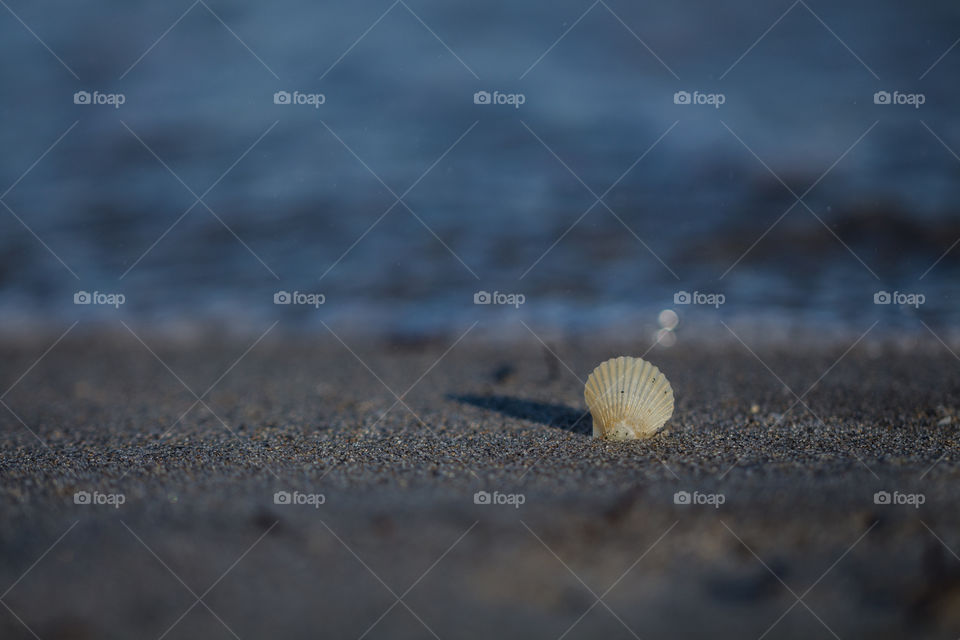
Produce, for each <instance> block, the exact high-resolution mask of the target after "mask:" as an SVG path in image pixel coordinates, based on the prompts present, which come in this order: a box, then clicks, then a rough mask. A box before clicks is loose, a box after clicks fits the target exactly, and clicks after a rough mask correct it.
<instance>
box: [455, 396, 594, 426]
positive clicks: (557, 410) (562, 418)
mask: <svg viewBox="0 0 960 640" xmlns="http://www.w3.org/2000/svg"><path fill="white" fill-rule="evenodd" d="M447 397H448V398H449V399H451V400H457V401H458V402H464V403H466V404H472V405H473V406H475V407H480V408H481V409H490V410H493V411H497V412H499V413H502V414H503V415H505V416H509V417H511V418H518V419H520V420H529V421H531V422H539V423H540V424H545V425H547V426H548V427H554V428H556V429H563V430H565V431H571V432H573V433H579V434H582V435H590V434H592V433H593V420H592V418H591V417H590V413H589V412H587V413H584V412H583V411H580V410H578V409H574V408H572V407H568V406H566V405H562V404H550V403H547V402H537V401H536V400H525V399H523V398H514V397H511V396H498V395H492V396H478V395H471V394H466V395H453V394H451V395H448V396H447Z"/></svg>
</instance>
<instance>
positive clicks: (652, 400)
mask: <svg viewBox="0 0 960 640" xmlns="http://www.w3.org/2000/svg"><path fill="white" fill-rule="evenodd" d="M583 396H584V399H585V400H586V401H587V406H588V407H589V408H590V414H591V415H592V416H593V437H594V438H608V439H610V440H632V439H634V438H650V437H652V436H653V435H654V434H656V433H657V431H658V430H659V429H660V427H662V426H663V425H664V423H665V422H666V421H667V420H669V419H670V416H671V415H673V388H671V387H670V382H669V381H668V380H667V377H666V376H665V375H663V373H661V372H660V369H658V368H657V367H655V366H653V365H652V364H650V363H649V362H647V361H646V360H643V359H641V358H630V357H626V356H620V357H619V358H613V359H611V360H607V361H606V362H603V363H601V364H600V366H598V367H597V368H596V369H594V370H593V373H591V374H590V377H589V378H587V386H586V388H585V389H584V392H583Z"/></svg>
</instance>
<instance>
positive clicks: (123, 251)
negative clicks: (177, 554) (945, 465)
mask: <svg viewBox="0 0 960 640" xmlns="http://www.w3.org/2000/svg"><path fill="white" fill-rule="evenodd" d="M8 4H9V7H10V10H11V11H12V12H13V13H16V15H17V16H18V17H19V19H18V18H17V17H14V15H12V13H11V11H7V10H6V9H0V59H2V60H3V63H2V65H0V86H2V87H3V91H2V93H0V118H2V119H0V144H2V148H3V149H4V153H3V154H0V193H2V192H3V191H7V193H5V194H4V195H3V197H2V201H3V202H4V203H6V205H7V206H8V207H9V208H10V209H11V210H12V212H11V211H8V210H7V209H6V208H3V207H0V313H2V317H3V318H4V323H5V324H7V325H24V324H26V325H33V324H38V323H51V324H64V323H70V322H72V321H73V320H76V319H85V320H92V321H96V322H101V321H102V322H106V323H111V322H116V321H117V320H118V319H134V320H136V321H139V322H142V323H156V324H158V325H162V324H164V323H172V324H177V323H190V322H198V321H199V322H205V321H218V322H226V323H227V324H236V325H241V324H250V325H254V326H256V325H262V324H263V323H264V322H268V321H271V320H272V319H276V318H283V319H284V320H285V322H286V323H290V324H294V325H297V324H300V325H305V326H313V325H317V324H318V321H319V320H324V321H326V322H339V323H348V324H350V325H351V326H357V327H359V326H364V327H370V328H373V329H383V330H390V331H401V332H402V331H413V332H418V331H433V330H449V329H453V328H459V327H464V326H466V325H469V323H471V322H473V321H474V320H477V319H483V320H484V321H485V322H487V321H489V322H495V321H496V322H503V323H505V324H509V323H513V324H516V322H515V321H516V320H518V319H523V320H524V321H525V322H528V323H536V324H539V325H555V326H560V327H565V328H570V329H573V330H577V329H585V328H591V327H597V326H601V327H602V326H607V325H620V324H629V323H631V322H634V321H638V322H639V321H642V320H644V319H646V320H647V321H649V320H651V319H653V318H655V317H656V313H657V312H658V311H659V310H661V309H664V308H676V309H677V310H678V311H680V312H681V316H682V317H684V316H685V317H688V318H694V317H697V318H701V319H705V320H708V321H709V320H710V319H711V318H721V319H722V318H732V317H739V318H742V317H749V318H754V319H756V318H770V319H771V320H772V321H774V322H782V321H788V320H789V321H790V322H795V323H799V324H805V325H809V326H817V325H821V324H822V325H839V326H845V327H849V328H851V329H855V328H859V327H865V326H868V325H869V324H870V323H871V322H872V321H873V320H882V321H883V324H884V325H885V326H889V327H893V328H914V329H917V328H919V329H920V330H923V329H922V324H919V322H918V321H919V320H923V321H924V322H926V323H928V324H929V325H930V326H933V327H944V326H950V325H952V324H955V323H956V320H957V319H958V308H960V307H958V305H957V300H956V293H955V287H954V286H953V283H954V282H955V281H956V278H957V276H958V275H960V249H954V250H953V251H951V252H950V253H948V254H947V255H946V256H945V257H943V258H942V260H940V261H939V262H937V260H938V259H940V258H941V256H942V255H943V254H944V253H945V252H946V251H947V250H948V248H949V247H950V246H951V245H952V244H953V243H954V242H955V241H956V240H957V239H958V238H960V219H958V216H957V212H958V208H957V203H958V202H960V180H958V176H960V158H957V157H955V152H956V151H958V150H960V122H958V120H957V118H956V117H955V113H956V110H957V108H958V106H960V90H958V83H957V82H956V78H957V77H958V72H960V46H958V47H956V48H954V49H952V50H950V47H951V45H952V44H954V43H955V41H956V40H957V38H960V6H958V5H956V3H949V2H939V3H934V2H930V3H924V4H923V6H908V5H905V4H903V3H900V2H880V3H877V2H869V3H868V2H850V3H843V4H842V6H838V5H836V4H835V3H828V2H823V1H821V0H811V1H809V2H807V3H805V4H802V3H801V4H795V5H793V4H792V3H791V2H771V3H763V4H762V5H758V4H757V3H750V2H746V1H737V2H725V3H715V2H683V3H657V4H653V3H643V4H635V3H628V2H623V1H609V2H607V3H606V4H599V3H598V4H595V5H592V7H593V8H592V9H590V10H589V11H587V10H588V8H590V7H591V3H590V2H551V3H536V4H534V3H529V4H524V5H523V6H517V3H509V2H491V3H482V4H476V3H449V2H448V3H441V2H425V1H417V0H408V1H407V2H406V3H397V4H391V2H387V1H385V2H369V3H350V2H333V3H313V2H305V1H286V2H282V3H256V2H251V1H247V0H244V1H233V2H229V3H227V2H223V1H211V2H207V3H206V4H199V3H198V4H194V5H191V3H190V2H186V1H185V2H178V3H146V2H131V3H124V4H122V5H115V4H108V3H102V2H100V3H93V4H91V3H82V4H80V3H47V2H26V1H25V0H22V1H9V3H8ZM791 6H792V9H790V7H791ZM191 7H192V8H191ZM391 7H392V8H391ZM188 9H189V11H188ZM788 9H790V10H789V11H787V10H788ZM185 12H186V13H185ZM585 12H586V15H584V13H585ZM785 12H786V14H785V15H784V13H785ZM178 19H179V22H177V24H176V26H173V27H172V28H170V30H169V31H168V32H167V29H168V28H169V27H171V25H173V24H174V22H175V21H177V20H178ZM778 19H779V21H778ZM20 20H22V22H23V23H25V25H26V26H25V25H24V24H22V23H21V22H20ZM221 20H222V22H221ZM378 20H379V22H377V21H378ZM421 20H422V22H421ZM578 20H579V21H578ZM621 20H622V22H621ZM821 20H822V22H821ZM777 21H778V22H777ZM375 22H376V25H375V26H373V27H372V28H371V29H370V30H369V31H368V32H367V29H368V28H370V27H371V25H374V23H375ZM775 22H776V26H773V28H772V29H770V31H769V32H768V33H767V34H766V36H764V37H763V38H762V39H761V40H760V41H759V42H756V41H757V39H758V38H760V36H761V35H762V34H764V32H765V31H767V29H768V28H770V27H771V25H773V24H774V23H775ZM624 23H625V24H624ZM824 23H825V24H824ZM571 26H572V28H570V27H571ZM568 29H569V31H568ZM31 31H32V33H31ZM631 31H632V32H633V33H631ZM165 32H166V35H164V33H165ZM365 32H367V33H366V35H365V36H364V37H362V39H360V40H359V42H357V39H358V38H360V37H361V35H362V34H364V33H365ZM564 34H566V35H564ZM161 36H162V37H161ZM561 36H563V37H562V39H560V40H559V42H557V40H558V38H561ZM635 36H636V37H635ZM158 39H159V41H158ZM41 40H42V43H41V42H40V41H41ZM640 40H642V41H643V42H642V43H641V42H640ZM441 41H442V42H441ZM841 41H842V42H841ZM755 42H756V44H755V46H752V45H754V43H755ZM751 46H752V48H751ZM47 47H49V50H48V48H47ZM351 47H352V48H351ZM551 47H552V48H551ZM647 47H649V50H648V48H647ZM548 49H549V51H548ZM748 49H749V52H748ZM651 50H652V52H653V53H651ZM945 52H946V55H945V56H943V58H942V59H940V60H939V62H936V61H937V60H938V59H939V58H940V57H941V56H942V55H943V54H944V53H945ZM745 53H746V55H744V54H745ZM654 54H655V55H654ZM141 56H142V57H141ZM341 56H342V57H341ZM541 56H542V57H541ZM741 56H742V58H741ZM58 57H59V60H58ZM658 57H659V60H658ZM138 60H139V61H138ZM738 60H739V61H738ZM935 62H936V64H934V63H935ZM921 76H922V77H921ZM78 91H87V92H89V93H91V94H93V92H95V91H96V92H98V93H99V94H101V96H103V95H108V94H122V95H123V98H122V100H123V104H121V105H120V106H119V108H114V106H113V105H111V104H75V103H74V94H75V92H78ZM277 91H288V92H290V93H291V94H292V93H293V92H294V91H297V92H300V93H301V94H322V95H323V100H324V102H323V104H320V105H318V106H316V108H315V107H314V105H311V104H300V105H295V104H275V103H274V94H275V92H277ZM478 91H488V92H491V93H493V92H494V91H496V92H499V94H504V95H509V94H522V96H523V98H522V101H523V104H521V105H519V106H518V107H515V106H514V105H511V104H475V103H474V94H475V93H476V92H478ZM678 91H687V92H690V93H691V94H693V93H694V92H698V93H699V94H701V95H705V94H722V95H723V98H722V100H723V104H722V105H720V106H719V108H714V107H713V106H711V105H692V104H675V102H674V94H675V93H676V92H678ZM877 91H888V92H890V93H891V95H893V96H896V95H899V96H901V97H903V96H909V95H914V94H920V95H922V96H923V97H922V100H923V104H921V105H919V108H915V107H914V106H913V105H911V104H899V105H897V104H875V103H874V93H875V92H877ZM895 91H896V92H897V94H894V92H895ZM92 99H95V97H94V98H92ZM103 99H104V100H107V101H110V100H111V99H110V98H103ZM893 99H896V97H894V98H893ZM902 99H905V100H909V98H902ZM114 101H116V100H115V99H114ZM512 101H514V102H515V101H517V100H515V99H514V100H512ZM913 101H914V102H915V101H916V99H913ZM668 131H669V132H668ZM65 132H66V134H65ZM64 134H65V135H64ZM664 134H665V135H664ZM864 134H866V135H864ZM61 136H63V137H62V139H61V140H60V141H59V142H58V143H57V144H55V145H54V146H53V148H52V149H50V150H49V152H48V153H47V154H46V155H43V154H44V152H45V151H47V149H48V148H49V147H50V146H51V145H53V144H54V142H55V141H56V140H58V138H60V137H61ZM261 136H262V138H261ZM461 136H462V138H461ZM661 136H662V139H661ZM861 136H863V137H862V139H861ZM138 138H139V140H138ZM738 138H739V139H738ZM938 138H939V139H938ZM458 139H459V142H458V143H456V144H454V143H455V142H456V141H457V140H458ZM658 139H660V140H659V142H658V143H657V144H656V145H655V146H654V147H653V148H652V150H649V152H648V153H647V154H646V155H645V156H643V154H644V153H645V152H647V151H648V149H649V148H650V147H651V145H653V144H654V143H655V141H657V140H658ZM858 139H859V142H858V143H856V142H857V140H858ZM258 140H259V141H258ZM141 141H142V142H141ZM855 143H856V144H855ZM548 147H549V149H548ZM748 147H749V148H748ZM851 147H852V148H851ZM948 147H949V149H948ZM951 149H952V150H953V151H951ZM154 154H156V156H157V157H155V156H154ZM444 154H445V155H444ZM554 154H555V155H554ZM754 154H756V155H754ZM845 154H846V155H845ZM41 156H43V157H42V159H40V160H39V162H37V163H36V165H35V166H33V165H34V163H35V162H36V161H37V160H38V158H41ZM641 156H643V157H642V159H640V158H641ZM841 158H842V159H841ZM638 159H639V161H638ZM438 160H439V161H438ZM838 160H839V162H838ZM434 163H436V164H434ZM634 163H636V164H634ZM834 163H836V164H835V166H833V168H832V169H831V170H830V171H829V173H827V174H826V175H825V176H824V177H823V178H822V179H821V180H819V181H818V179H820V177H821V175H822V174H824V172H825V171H827V170H828V169H829V168H830V167H831V165H834ZM164 164H165V165H166V167H165V166H164ZM765 165H766V166H765ZM631 167H632V168H631ZM428 170H429V171H428ZM628 170H629V171H628ZM24 172H26V174H25V175H24ZM225 172H226V173H225ZM625 172H627V173H625ZM224 173H225V175H224ZM21 176H22V178H20V177H21ZM18 179H19V181H18ZM781 180H782V181H783V183H785V184H782V183H781ZM181 181H182V182H181ZM581 181H582V183H581ZM814 183H816V184H815V186H814V187H813V188H812V189H810V191H809V193H807V194H805V195H804V198H803V203H797V198H796V196H800V195H802V194H804V192H806V191H807V190H808V188H809V187H811V185H814ZM214 184H215V186H213V188H212V189H211V190H210V191H209V193H205V192H207V190H208V189H210V187H211V186H212V185H214ZM614 184H615V185H616V186H614V187H613V188H612V189H610V187H611V186H612V185H614ZM8 186H11V187H12V188H11V189H9V190H8V189H7V187H8ZM411 186H412V188H411ZM408 189H409V193H406V192H407V191H408ZM608 189H610V190H609V193H605V192H607V190H608ZM791 191H792V192H793V193H791ZM794 194H796V195H794ZM201 195H202V196H203V201H204V203H205V204H196V205H195V206H194V207H193V209H192V210H190V211H189V213H186V214H185V212H186V211H187V209H188V208H189V207H191V205H194V203H195V200H196V196H201ZM401 195H402V196H403V201H402V203H399V204H397V203H395V201H396V199H397V196H401ZM601 195H603V203H601V204H595V203H596V199H597V197H598V196H601ZM804 203H805V204H804ZM592 205H593V208H592V209H591V210H590V211H589V213H586V214H585V215H584V213H585V212H586V211H587V210H588V208H590V207H591V206H592ZM791 205H793V209H792V210H790V211H789V213H786V215H784V213H785V212H786V211H787V209H788V208H789V207H791ZM391 206H393V208H392V209H390V211H389V212H388V213H386V214H385V212H386V211H387V210H388V209H389V208H390V207H391ZM207 207H209V210H208V208H207ZM607 207H609V210H608V208H607ZM807 207H809V209H811V210H812V212H811V211H809V210H808V209H807ZM211 210H212V212H211ZM611 210H612V211H611ZM14 214H15V215H14ZM184 214H185V215H184ZM384 214H385V215H384ZM15 216H18V217H19V218H20V220H22V223H21V222H20V221H18V219H17V217H15ZM181 216H183V217H182V219H180V218H181ZM381 216H382V219H381ZM581 216H583V217H582V219H581ZM781 216H783V217H782V219H781ZM818 217H819V220H818ZM178 219H180V221H179V222H177V220H178ZM378 219H380V221H379V222H376V221H377V220H378ZM578 219H580V220H579V222H578V223H576V224H574V223H575V222H576V221H577V220H578ZM778 219H779V222H777V224H775V225H774V223H775V222H776V221H777V220H778ZM375 223H376V224H375ZM771 226H773V228H772V230H769V229H770V228H771ZM27 227H29V230H28V229H27ZM768 230H769V231H768ZM765 233H766V235H763V234H765ZM33 234H36V237H35V236H34V235H33ZM761 236H763V237H762V239H760V238H761ZM758 239H759V242H757V244H756V245H755V246H753V248H752V249H750V247H751V246H752V245H754V242H756V241H758ZM45 245H46V246H45ZM644 245H646V246H644ZM151 247H152V248H151ZM351 247H352V248H351ZM551 247H552V248H551ZM748 249H749V251H748ZM61 261H62V263H61ZM934 263H937V264H936V266H933V267H932V265H934ZM734 265H735V266H734ZM931 267H932V268H931ZM279 290H284V291H290V292H294V291H300V292H316V293H322V294H323V295H324V296H325V303H324V304H323V305H322V306H321V307H320V308H319V309H316V308H313V307H308V306H302V305H291V306H278V305H274V304H273V295H274V293H275V292H277V291H279ZM480 290H486V291H490V292H491V293H492V292H494V291H498V292H502V293H521V294H523V295H524V296H525V303H524V304H523V305H522V306H521V307H520V308H513V307H497V308H494V307H492V306H491V307H483V306H477V305H474V304H473V296H474V293H475V292H477V291H480ZM77 291H89V292H91V293H92V292H101V293H103V292H106V293H122V294H123V295H124V296H125V303H124V304H123V305H122V306H121V307H120V308H119V309H116V308H112V307H107V306H98V305H75V304H74V300H73V296H74V294H75V293H76V292H77ZM678 291H688V292H690V293H693V292H701V293H707V294H709V293H722V294H723V295H724V296H725V303H724V304H723V305H722V306H721V307H719V308H716V307H710V306H697V305H690V306H683V305H676V304H674V294H675V293H676V292H678ZM878 291H889V292H890V293H893V292H900V293H904V294H911V293H919V294H922V295H923V296H924V301H923V304H921V305H913V306H911V305H909V304H892V305H875V304H874V303H873V297H874V294H875V293H876V292H878Z"/></svg>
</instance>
